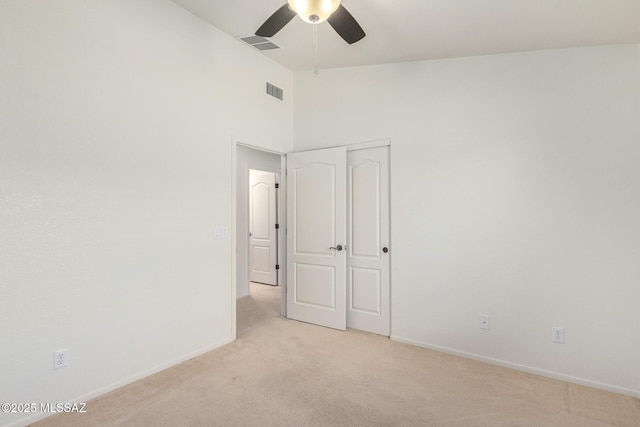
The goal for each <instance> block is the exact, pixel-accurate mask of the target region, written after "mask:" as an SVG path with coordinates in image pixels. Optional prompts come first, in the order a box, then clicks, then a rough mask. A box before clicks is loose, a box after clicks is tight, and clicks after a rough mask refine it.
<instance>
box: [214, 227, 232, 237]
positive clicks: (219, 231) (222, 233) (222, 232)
mask: <svg viewBox="0 0 640 427" xmlns="http://www.w3.org/2000/svg"><path fill="white" fill-rule="evenodd" d="M214 238H215V239H228V238H229V229H228V228H227V227H216V228H215V233H214Z"/></svg>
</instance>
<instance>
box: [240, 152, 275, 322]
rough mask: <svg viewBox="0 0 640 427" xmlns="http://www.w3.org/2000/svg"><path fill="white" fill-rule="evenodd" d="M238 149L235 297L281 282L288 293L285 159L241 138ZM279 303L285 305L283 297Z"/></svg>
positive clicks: (248, 294) (244, 303)
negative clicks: (284, 193)
mask: <svg viewBox="0 0 640 427" xmlns="http://www.w3.org/2000/svg"><path fill="white" fill-rule="evenodd" d="M235 148H236V156H235V158H236V174H235V175H236V176H235V180H236V185H235V189H236V194H235V196H236V197H235V199H236V232H235V243H236V254H235V255H236V256H235V259H236V262H235V265H236V299H243V300H244V299H245V297H249V296H251V294H252V289H253V290H254V291H255V290H256V289H259V287H267V286H270V287H278V288H279V291H281V292H280V293H281V294H282V295H284V286H285V280H286V278H285V276H286V275H285V274H284V271H285V270H284V269H285V253H284V249H285V245H284V241H283V240H284V226H285V224H284V221H285V218H284V208H283V206H284V203H285V202H284V196H283V190H284V184H283V183H281V178H282V176H283V173H282V171H283V167H284V158H283V156H282V155H281V154H279V153H273V152H269V151H264V150H261V149H259V148H254V147H249V146H246V145H243V144H241V143H237V144H236V147H235ZM238 304H239V303H238ZM242 304H243V307H244V306H247V307H251V304H248V303H247V302H246V301H243V303H242ZM247 307H244V308H245V311H246V308H247ZM280 307H281V310H285V309H286V305H285V303H284V301H281V303H280ZM282 314H283V315H284V314H285V312H284V311H282ZM234 317H235V316H234ZM236 320H237V319H236Z"/></svg>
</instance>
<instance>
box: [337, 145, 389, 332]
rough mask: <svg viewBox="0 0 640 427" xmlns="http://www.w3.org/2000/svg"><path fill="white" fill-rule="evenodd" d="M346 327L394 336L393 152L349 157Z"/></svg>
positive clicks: (385, 149)
mask: <svg viewBox="0 0 640 427" xmlns="http://www.w3.org/2000/svg"><path fill="white" fill-rule="evenodd" d="M347 200H348V209H347V211H348V230H349V238H348V242H347V255H348V261H347V263H348V264H347V265H348V272H347V326H348V327H349V328H354V329H360V330H363V331H368V332H373V333H376V334H380V335H385V336H388V335H389V334H390V303H389V300H390V255H389V250H390V248H389V148H388V147H379V148H371V149H365V150H357V151H350V152H349V153H348V173H347Z"/></svg>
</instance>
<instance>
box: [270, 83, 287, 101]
mask: <svg viewBox="0 0 640 427" xmlns="http://www.w3.org/2000/svg"><path fill="white" fill-rule="evenodd" d="M267 95H271V96H273V97H274V98H278V99H279V100H280V101H284V91H283V90H282V89H280V88H279V87H278V86H276V85H272V84H271V83H269V82H267Z"/></svg>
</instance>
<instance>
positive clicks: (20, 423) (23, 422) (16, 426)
mask: <svg viewBox="0 0 640 427" xmlns="http://www.w3.org/2000/svg"><path fill="white" fill-rule="evenodd" d="M233 341H234V339H232V338H227V339H225V340H222V341H219V342H217V343H214V344H211V345H208V346H206V347H203V348H201V349H199V350H196V351H193V352H191V353H188V354H186V355H184V356H181V357H179V358H177V359H174V360H172V361H169V362H166V363H161V364H160V365H157V366H155V367H153V368H151V369H147V370H144V371H142V372H139V373H137V374H135V375H132V376H129V377H127V378H125V379H122V380H120V381H116V382H114V383H111V384H109V385H107V386H105V387H100V388H99V389H97V390H94V391H92V392H90V393H86V394H83V395H81V396H79V397H76V398H74V399H70V400H69V402H70V403H73V402H75V403H79V402H87V401H89V400H91V399H95V398H96V397H99V396H102V395H103V394H107V393H109V392H111V391H113V390H116V389H118V388H120V387H124V386H126V385H128V384H131V383H133V382H136V381H138V380H141V379H143V378H146V377H148V376H150V375H153V374H157V373H158V372H161V371H164V370H165V369H169V368H171V367H173V366H175V365H179V364H180V363H182V362H186V361H187V360H189V359H193V358H194V357H198V356H201V355H203V354H204V353H208V352H209V351H211V350H215V349H217V348H220V347H222V346H225V345H227V344H229V343H232V342H233ZM52 415H55V414H33V415H31V416H29V417H26V418H22V419H20V420H16V421H14V422H12V423H11V424H6V425H5V427H24V426H27V425H29V424H32V423H35V422H36V421H40V420H43V419H45V418H47V417H50V416H52Z"/></svg>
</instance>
